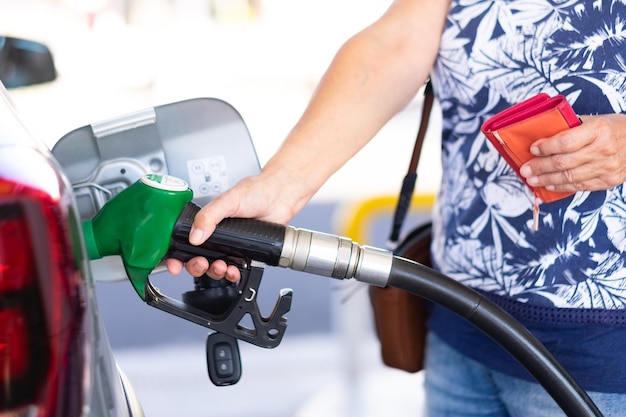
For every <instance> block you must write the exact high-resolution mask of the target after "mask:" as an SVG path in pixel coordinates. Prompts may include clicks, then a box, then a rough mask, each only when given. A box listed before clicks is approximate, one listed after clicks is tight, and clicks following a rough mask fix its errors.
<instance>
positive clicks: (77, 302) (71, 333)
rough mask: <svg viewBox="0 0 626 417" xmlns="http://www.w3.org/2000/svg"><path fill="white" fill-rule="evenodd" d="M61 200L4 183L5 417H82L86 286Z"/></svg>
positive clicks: (0, 335) (0, 194)
mask: <svg viewBox="0 0 626 417" xmlns="http://www.w3.org/2000/svg"><path fill="white" fill-rule="evenodd" d="M72 222H73V219H72V218H71V214H70V213H69V212H68V209H67V208H66V207H63V206H62V205H61V204H60V203H59V199H58V198H53V197H51V196H49V195H48V194H47V193H46V192H43V191H40V190H37V189H34V188H29V187H27V186H24V185H21V184H16V183H13V182H10V181H7V180H4V179H2V178H0V415H5V414H3V413H4V412H7V413H8V415H12V416H13V415H17V416H20V415H24V416H26V415H27V416H37V417H43V416H50V417H52V416H68V417H70V416H77V415H80V412H81V408H82V403H83V401H84V398H83V394H84V387H83V386H82V385H83V384H84V382H83V377H84V376H83V374H82V372H83V369H84V363H83V352H84V350H83V347H84V346H83V343H84V337H85V335H84V334H82V332H81V329H82V320H83V314H84V312H83V309H84V302H83V300H82V297H83V293H82V290H81V288H82V285H83V282H82V278H81V275H80V273H79V269H78V267H77V265H78V260H77V259H75V254H76V253H80V251H75V250H74V248H75V247H76V244H77V243H76V242H74V240H76V236H78V233H76V230H70V229H71V228H72V227H77V226H76V225H74V226H72Z"/></svg>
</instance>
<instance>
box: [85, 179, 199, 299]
mask: <svg viewBox="0 0 626 417" xmlns="http://www.w3.org/2000/svg"><path fill="white" fill-rule="evenodd" d="M192 197H193V193H192V191H191V190H190V189H189V187H188V186H187V183H186V182H185V181H183V180H181V179H179V178H176V177H172V176H169V175H156V174H147V175H145V176H143V177H142V178H141V179H140V180H139V181H137V182H136V183H134V184H132V185H131V186H130V187H128V188H126V189H124V190H123V191H121V192H120V193H119V194H117V195H116V196H115V197H114V198H112V199H111V200H110V201H108V202H107V203H106V204H105V205H104V207H103V208H102V210H100V212H98V214H96V216H95V217H94V218H92V219H90V220H86V221H84V222H83V230H84V235H85V242H86V245H87V251H88V254H89V258H90V259H99V258H102V257H104V256H110V255H120V256H121V258H122V262H123V264H124V269H125V270H126V274H127V275H128V278H129V279H130V281H131V283H132V285H133V287H134V288H135V290H136V291H137V293H138V294H139V296H140V297H141V298H142V299H143V300H145V298H146V295H145V291H144V289H145V284H146V280H147V279H148V275H149V274H150V272H152V270H153V269H154V268H155V267H156V266H157V265H158V263H159V262H160V261H161V260H162V259H163V257H164V256H165V254H166V253H167V251H168V250H169V247H170V240H171V236H172V232H173V230H174V225H175V224H176V220H177V219H178V217H179V216H180V213H181V211H182V210H183V207H185V205H186V204H187V203H189V202H190V201H191V199H192Z"/></svg>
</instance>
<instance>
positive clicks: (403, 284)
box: [387, 257, 602, 417]
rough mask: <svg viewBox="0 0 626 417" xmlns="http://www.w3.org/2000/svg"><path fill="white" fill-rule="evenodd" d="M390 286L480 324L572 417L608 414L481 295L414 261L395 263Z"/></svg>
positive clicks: (529, 335)
mask: <svg viewBox="0 0 626 417" xmlns="http://www.w3.org/2000/svg"><path fill="white" fill-rule="evenodd" d="M387 285H388V286H390V287H395V288H399V289H402V290H406V291H408V292H411V293H413V294H416V295H418V296H421V297H423V298H425V299H427V300H430V301H432V302H434V303H436V304H439V305H441V306H442V307H446V308H448V309H449V310H450V311H452V312H453V313H456V314H457V315H459V316H461V317H462V318H464V319H466V320H467V321H468V322H470V323H472V324H474V325H475V326H476V327H478V328H479V329H480V330H482V331H483V332H484V333H486V334H487V335H488V336H490V337H491V338H492V339H494V340H495V341H496V342H497V343H498V344H500V345H501V346H502V347H503V348H504V349H505V350H506V351H508V352H509V353H510V354H511V355H512V356H513V357H514V358H515V359H517V360H518V361H519V362H520V363H521V364H522V365H523V366H524V367H525V368H526V369H527V370H528V371H529V372H530V373H531V374H532V375H533V376H534V377H535V378H536V379H537V381H538V382H539V383H540V384H541V385H542V386H543V387H544V389H545V390H546V391H547V392H548V393H549V394H550V395H551V396H552V398H553V399H554V400H555V401H556V402H557V403H558V404H559V406H560V407H561V408H562V410H563V411H564V412H565V413H567V415H568V416H572V417H586V416H595V417H601V416H602V413H601V412H600V410H598V408H597V407H596V405H595V404H594V403H593V401H592V400H591V398H589V396H588V395H587V393H586V392H585V391H584V390H583V389H582V388H581V387H580V386H579V385H578V383H577V382H576V381H575V380H574V379H573V378H572V377H571V376H570V375H569V373H568V372H567V371H566V370H565V369H564V368H563V366H562V365H561V364H560V363H559V362H558V361H557V360H556V359H555V358H554V356H553V355H552V354H551V353H550V352H549V351H548V350H547V349H546V348H545V347H544V346H543V345H542V344H541V343H540V342H539V341H538V340H537V339H536V338H535V337H534V335H533V334H532V333H531V332H530V331H529V330H528V329H526V328H525V327H524V326H522V325H521V324H520V323H519V322H518V321H517V320H515V319H514V318H513V317H511V316H510V315H509V314H508V313H506V312H505V311H504V310H502V309H501V308H500V307H498V306H497V305H496V304H494V303H493V302H492V301H490V300H488V299H486V298H485V297H483V296H482V295H481V294H479V293H477V292H476V291H474V290H472V289H470V288H468V287H466V286H464V285H463V284H460V283H458V282H456V281H454V280H452V279H450V278H449V277H447V276H446V275H444V274H441V273H438V272H437V271H435V270H433V269H431V268H428V267H426V266H424V265H421V264H418V263H416V262H413V261H410V260H408V259H404V258H400V257H394V259H393V263H392V268H391V274H390V277H389V281H388V284H387Z"/></svg>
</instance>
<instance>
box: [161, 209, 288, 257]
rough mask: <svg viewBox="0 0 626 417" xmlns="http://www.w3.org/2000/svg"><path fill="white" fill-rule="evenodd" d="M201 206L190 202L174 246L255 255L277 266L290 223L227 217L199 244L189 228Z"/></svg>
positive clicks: (191, 251)
mask: <svg viewBox="0 0 626 417" xmlns="http://www.w3.org/2000/svg"><path fill="white" fill-rule="evenodd" d="M199 210H200V207H199V206H198V205H197V204H195V203H187V205H185V207H184V208H183V210H182V212H181V213H180V216H179V217H178V220H176V224H175V225H174V232H173V233H172V240H173V242H172V246H173V247H174V248H176V249H178V250H183V251H185V252H187V253H189V254H191V255H198V256H204V255H206V254H209V253H210V254H215V253H221V254H223V255H226V256H234V257H239V258H247V259H253V260H256V261H260V262H263V263H265V264H267V265H271V266H277V265H278V262H279V260H280V255H281V252H282V250H283V243H284V241H285V231H286V228H287V227H286V226H284V225H281V224H277V223H270V222H266V221H262V220H255V219H241V218H227V219H224V220H222V221H221V222H220V223H219V224H218V225H217V227H216V229H215V232H213V234H212V235H211V236H210V237H209V239H207V241H206V242H204V243H203V244H201V245H199V246H193V245H191V244H190V243H189V231H190V230H191V225H192V224H193V219H194V218H195V216H196V213H198V211H199Z"/></svg>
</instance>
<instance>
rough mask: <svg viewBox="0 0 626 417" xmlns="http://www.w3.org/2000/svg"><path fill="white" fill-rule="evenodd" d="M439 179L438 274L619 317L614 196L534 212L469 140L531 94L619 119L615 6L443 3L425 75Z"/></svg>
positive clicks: (625, 20)
mask: <svg viewBox="0 0 626 417" xmlns="http://www.w3.org/2000/svg"><path fill="white" fill-rule="evenodd" d="M432 80H433V85H434V88H435V92H436V95H437V99H438V101H439V104H440V106H441V109H442V112H443V135H442V158H443V169H444V181H443V183H442V185H441V190H440V195H439V198H438V199H437V203H436V206H435V209H434V211H433V224H434V243H433V257H434V262H435V264H436V265H437V267H438V268H439V269H440V270H441V271H442V272H443V273H445V274H447V275H449V276H451V277H453V278H455V279H456V280H458V281H460V282H462V283H464V284H466V285H468V286H470V287H473V288H476V289H480V290H482V291H485V292H489V293H491V294H496V295H498V296H502V297H507V298H510V299H512V300H515V301H519V302H521V303H526V304H528V305H535V306H544V307H557V308H584V309H604V310H619V309H624V308H626V265H625V262H626V257H625V256H624V252H625V250H626V189H624V186H623V185H620V186H618V187H615V188H613V189H610V190H607V191H599V192H579V193H577V194H576V195H574V196H572V197H568V198H565V199H563V200H560V201H557V202H554V203H549V204H541V206H540V209H541V212H540V218H539V230H538V231H533V227H532V221H533V216H532V208H533V195H532V193H531V192H530V190H528V188H527V187H526V186H525V184H524V183H523V182H522V181H521V180H520V179H519V178H518V177H517V175H516V174H515V172H514V171H513V170H512V169H511V168H510V167H509V166H508V165H507V164H506V162H505V161H504V159H503V158H501V157H500V156H499V155H498V153H497V152H496V151H495V149H494V148H493V147H492V146H491V145H490V144H489V143H488V141H487V139H486V138H485V137H484V136H483V135H482V133H481V132H480V126H481V124H482V123H483V122H484V121H485V120H486V119H487V118H489V117H491V116H492V115H494V114H496V113H497V112H499V111H501V110H504V109H505V108H507V107H509V106H511V105H513V104H516V103H518V102H520V101H522V100H524V99H527V98H529V97H531V96H533V95H535V94H537V93H540V92H547V93H549V94H550V95H555V94H563V95H565V96H566V97H567V99H568V101H569V102H570V103H571V104H572V106H573V108H574V110H575V111H576V112H577V113H578V114H605V113H624V112H626V0H612V1H607V0H605V1H598V0H596V1H591V0H588V1H573V0H561V1H559V0H554V1H549V0H508V1H507V0H489V1H484V0H455V1H452V4H451V8H450V13H449V16H448V22H447V26H446V29H445V31H444V33H443V37H442V43H441V49H440V54H439V57H438V60H437V62H436V65H435V68H434V70H433V73H432Z"/></svg>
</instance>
